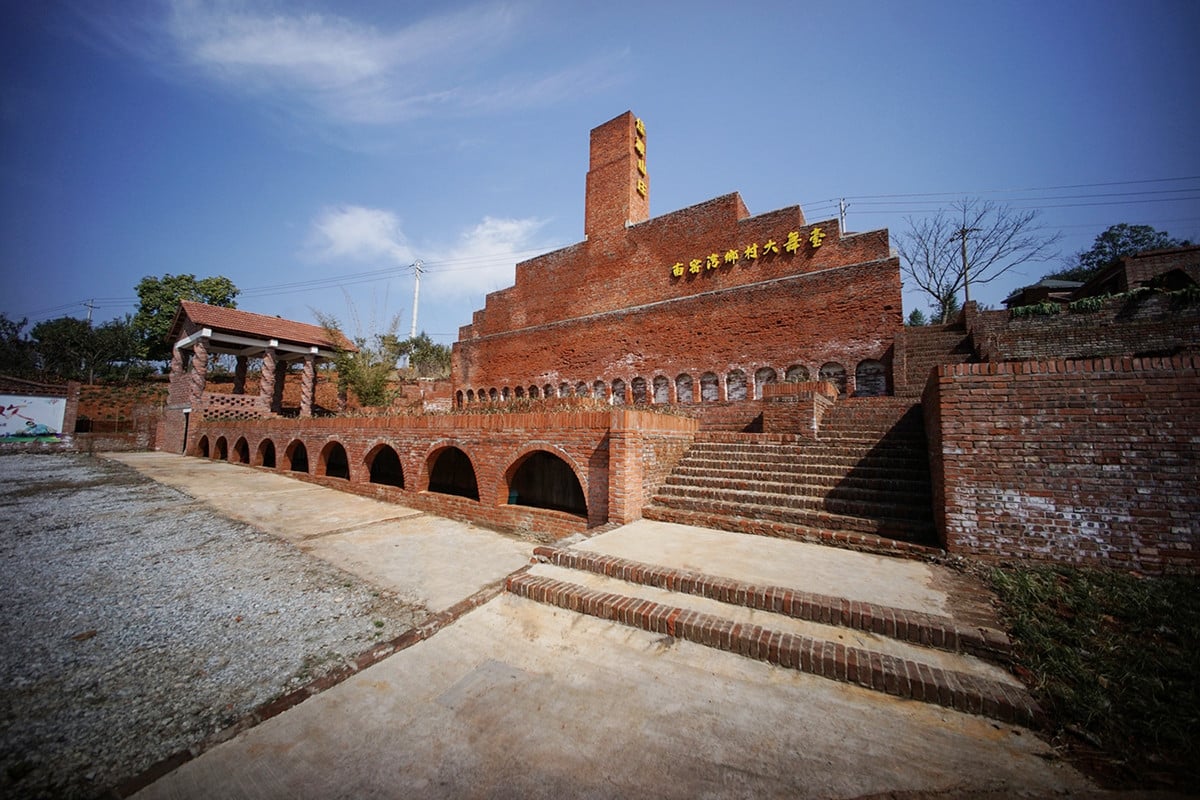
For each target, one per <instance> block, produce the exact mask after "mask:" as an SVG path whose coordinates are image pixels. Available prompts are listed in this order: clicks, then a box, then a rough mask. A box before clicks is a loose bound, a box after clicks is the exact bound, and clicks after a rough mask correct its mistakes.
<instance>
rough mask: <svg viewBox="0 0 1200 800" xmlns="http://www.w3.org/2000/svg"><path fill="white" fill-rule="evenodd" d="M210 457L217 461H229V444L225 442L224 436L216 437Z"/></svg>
mask: <svg viewBox="0 0 1200 800" xmlns="http://www.w3.org/2000/svg"><path fill="white" fill-rule="evenodd" d="M212 457H213V459H214V460H217V461H227V460H229V443H228V442H226V441H225V437H224V436H218V437H217V441H216V443H215V444H213V454H212Z"/></svg>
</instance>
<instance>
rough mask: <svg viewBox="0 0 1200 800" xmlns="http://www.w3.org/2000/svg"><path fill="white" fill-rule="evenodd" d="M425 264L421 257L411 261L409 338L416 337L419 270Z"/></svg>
mask: <svg viewBox="0 0 1200 800" xmlns="http://www.w3.org/2000/svg"><path fill="white" fill-rule="evenodd" d="M424 267H425V264H424V263H423V262H422V261H421V259H419V258H418V259H417V260H416V261H414V262H413V263H412V269H413V321H412V330H411V331H410V332H409V334H408V338H409V339H415V338H417V301H418V300H419V299H420V297H421V272H422V270H423V269H424Z"/></svg>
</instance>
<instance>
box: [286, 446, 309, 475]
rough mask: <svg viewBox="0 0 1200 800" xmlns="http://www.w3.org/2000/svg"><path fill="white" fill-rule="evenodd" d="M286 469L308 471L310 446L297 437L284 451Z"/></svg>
mask: <svg viewBox="0 0 1200 800" xmlns="http://www.w3.org/2000/svg"><path fill="white" fill-rule="evenodd" d="M283 463H284V469H286V470H288V471H290V472H308V448H307V447H305V446H304V442H302V441H300V440H299V439H296V440H295V441H294V442H292V443H291V444H289V445H288V446H287V449H286V450H284V451H283Z"/></svg>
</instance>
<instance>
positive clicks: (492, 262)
mask: <svg viewBox="0 0 1200 800" xmlns="http://www.w3.org/2000/svg"><path fill="white" fill-rule="evenodd" d="M544 225H545V221H544V220H538V219H530V218H527V219H497V218H495V217H484V218H483V221H482V222H480V223H479V224H478V225H475V226H474V227H473V228H470V229H469V230H466V231H463V232H462V234H460V236H459V238H458V241H457V242H455V243H454V244H453V245H452V246H451V247H450V248H448V249H446V250H445V251H444V254H443V255H434V256H433V257H431V258H429V259H427V261H429V269H428V272H427V273H426V274H427V276H428V278H427V280H426V282H425V283H423V284H422V291H424V287H425V286H426V285H428V286H429V287H430V291H431V292H432V293H436V294H438V295H440V296H445V297H456V296H457V297H473V296H477V297H478V298H479V299H480V300H481V301H482V297H483V295H484V294H486V293H487V292H492V291H496V290H497V289H503V288H505V287H506V286H511V285H512V283H513V280H514V278H515V269H516V264H517V262H518V261H524V260H526V259H528V258H531V257H532V256H533V255H534V253H535V251H536V252H544V251H546V250H549V249H552V246H551V245H549V244H547V243H546V242H544V241H539V240H538V239H537V233H538V231H540V230H541V228H542V227H543V226H544ZM480 306H481V307H482V302H480Z"/></svg>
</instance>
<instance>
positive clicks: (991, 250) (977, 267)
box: [896, 198, 1060, 324]
mask: <svg viewBox="0 0 1200 800" xmlns="http://www.w3.org/2000/svg"><path fill="white" fill-rule="evenodd" d="M1039 216H1040V212H1038V211H1023V210H1019V209H1013V208H1010V207H1009V206H1005V205H999V204H996V203H993V202H991V201H990V200H979V199H977V198H964V199H963V200H959V201H957V202H955V203H952V204H951V205H950V207H949V208H944V209H941V210H940V211H938V212H937V214H935V215H934V216H932V217H924V218H921V219H913V218H912V217H909V218H907V219H906V220H905V221H906V222H908V226H909V229H908V230H907V231H905V232H904V233H902V234H900V235H899V236H898V237H897V238H896V250H897V251H899V253H900V260H901V264H900V271H901V272H902V273H903V274H904V276H905V277H907V278H909V279H910V280H912V282H913V283H915V284H916V285H917V287H918V288H920V289H921V291H923V292H925V293H926V294H927V295H929V296H930V297H931V298H932V299H933V301H934V307H935V308H936V309H939V310H940V312H941V322H942V323H943V324H945V323H946V322H948V321H949V319H948V318H947V317H948V316H949V313H950V312H949V310H950V309H955V308H957V307H958V303H957V299H958V293H959V292H960V291H962V292H963V294H964V299H970V287H971V286H974V285H980V284H988V283H991V282H992V281H994V280H996V279H997V278H999V277H1000V276H1001V275H1003V274H1004V273H1006V272H1008V271H1009V270H1011V269H1012V268H1013V267H1016V266H1018V265H1020V264H1024V263H1026V262H1028V261H1045V260H1047V259H1050V258H1053V257H1055V256H1056V255H1057V251H1056V250H1055V245H1057V244H1058V240H1059V238H1060V234H1058V233H1049V232H1047V231H1046V230H1045V229H1044V228H1042V226H1041V225H1040V223H1039Z"/></svg>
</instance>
